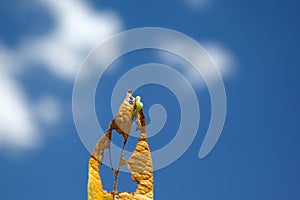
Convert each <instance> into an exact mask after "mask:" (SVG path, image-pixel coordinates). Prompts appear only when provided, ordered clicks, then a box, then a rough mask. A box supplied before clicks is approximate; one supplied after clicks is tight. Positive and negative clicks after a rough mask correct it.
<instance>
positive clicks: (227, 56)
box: [158, 41, 237, 87]
mask: <svg viewBox="0 0 300 200" xmlns="http://www.w3.org/2000/svg"><path fill="white" fill-rule="evenodd" d="M168 44H169V45H173V46H172V48H174V49H178V51H184V52H187V51H188V54H189V55H190V56H191V57H193V58H194V59H193V60H196V61H197V63H198V64H199V66H203V67H202V68H201V70H202V72H204V70H205V72H204V73H203V74H205V75H206V77H205V78H206V79H211V80H215V79H216V73H215V70H213V69H212V68H209V67H205V66H210V65H209V63H205V62H207V59H205V58H204V59H203V57H202V56H201V55H199V54H198V53H197V52H198V51H197V50H195V49H193V47H189V48H186V46H185V47H183V46H181V45H180V43H179V42H177V41H168ZM203 47H204V48H205V50H206V52H207V53H208V55H209V56H210V58H211V59H212V61H213V62H214V64H215V66H216V67H217V69H218V70H219V72H220V74H221V76H222V77H223V78H227V77H229V76H231V75H233V73H234V72H235V68H236V65H237V61H236V58H235V57H234V55H233V54H232V53H231V52H230V51H229V50H228V49H227V48H225V47H223V46H222V45H220V44H218V43H217V42H204V43H203ZM183 48H184V49H183ZM158 56H159V57H160V58H161V59H163V60H164V61H165V62H166V64H168V65H170V66H173V67H175V68H178V69H179V70H180V69H181V72H182V73H183V74H184V75H185V77H187V78H188V79H189V81H190V82H191V83H192V84H193V85H195V86H201V87H202V86H204V84H205V83H204V81H203V79H202V78H201V77H200V76H199V75H198V73H196V71H195V70H193V68H192V67H191V66H187V65H188V63H186V62H185V61H184V60H183V59H182V58H181V57H178V56H175V55H172V54H169V53H168V54H167V53H164V52H159V53H158Z"/></svg>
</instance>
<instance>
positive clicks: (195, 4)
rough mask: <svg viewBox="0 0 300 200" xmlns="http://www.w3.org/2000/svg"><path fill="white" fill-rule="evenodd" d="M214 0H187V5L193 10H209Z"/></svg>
mask: <svg viewBox="0 0 300 200" xmlns="http://www.w3.org/2000/svg"><path fill="white" fill-rule="evenodd" d="M211 1H212V0H185V2H186V4H187V5H188V6H189V7H190V8H191V9H203V8H207V7H208V6H209V5H210V3H211Z"/></svg>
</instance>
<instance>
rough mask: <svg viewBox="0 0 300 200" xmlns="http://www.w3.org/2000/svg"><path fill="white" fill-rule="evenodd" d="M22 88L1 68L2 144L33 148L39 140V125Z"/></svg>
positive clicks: (0, 128)
mask: <svg viewBox="0 0 300 200" xmlns="http://www.w3.org/2000/svg"><path fill="white" fill-rule="evenodd" d="M29 107H30V106H29V103H28V102H27V99H26V96H25V94H24V93H23V91H22V88H21V87H20V86H19V84H17V83H16V82H15V81H14V79H13V78H12V77H11V75H10V74H8V73H7V72H5V71H4V70H3V69H2V70H0V113H1V114H0V146H4V147H7V146H9V147H22V148H31V147H33V146H35V145H36V142H37V138H38V137H37V135H36V133H37V126H36V124H35V123H34V121H33V116H32V113H31V111H30V110H29Z"/></svg>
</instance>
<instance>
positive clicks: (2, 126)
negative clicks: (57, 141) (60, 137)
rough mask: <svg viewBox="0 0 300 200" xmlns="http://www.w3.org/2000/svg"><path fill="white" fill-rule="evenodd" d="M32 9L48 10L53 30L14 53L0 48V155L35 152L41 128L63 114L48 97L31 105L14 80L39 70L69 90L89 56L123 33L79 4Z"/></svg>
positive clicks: (55, 2) (115, 22) (112, 19)
mask: <svg viewBox="0 0 300 200" xmlns="http://www.w3.org/2000/svg"><path fill="white" fill-rule="evenodd" d="M36 3H37V5H36V6H39V5H38V3H42V4H44V6H45V7H47V8H48V9H49V11H50V13H51V15H53V16H52V17H53V18H54V20H55V21H54V26H53V28H52V29H51V30H50V31H49V32H47V33H46V34H43V35H40V36H37V37H35V38H34V39H33V38H30V39H27V40H25V41H24V40H21V41H22V43H20V44H19V45H18V46H17V47H16V48H15V49H13V50H10V49H9V47H6V46H4V45H3V44H1V43H0V58H1V60H0V62H1V63H0V65H1V68H0V69H1V70H0V149H3V148H5V149H27V148H33V147H35V146H36V145H38V144H39V141H40V138H41V136H42V135H41V132H42V131H41V130H40V127H41V125H42V124H46V125H53V124H55V123H57V122H58V121H59V119H60V117H61V115H62V113H63V111H62V109H63V108H62V106H61V100H60V99H59V97H55V96H53V95H52V94H50V93H49V94H45V96H44V97H41V98H40V99H35V100H34V102H32V101H33V100H31V101H30V99H31V98H29V96H28V94H26V92H25V91H24V88H23V84H22V82H20V81H19V80H17V79H16V76H17V75H18V74H20V73H22V72H24V71H26V70H28V68H31V67H33V66H34V67H43V68H45V69H47V70H48V71H49V72H50V73H52V75H54V77H55V78H59V79H62V80H66V81H67V82H69V83H70V84H71V83H72V81H73V79H74V77H75V74H76V72H77V70H78V68H79V67H80V64H81V62H82V60H83V59H84V57H85V56H86V55H87V53H88V51H90V49H91V48H93V47H94V46H95V44H97V43H100V42H102V41H103V40H105V39H106V38H107V37H108V36H110V35H112V34H113V33H116V32H118V31H120V30H121V29H122V23H121V20H120V19H119V17H118V16H117V15H116V14H115V13H114V12H112V11H108V10H103V11H101V12H99V11H97V10H94V9H93V8H92V7H90V6H89V4H88V3H87V2H86V1H84V0H73V1H60V0H45V1H41V2H36ZM107 51H108V52H109V51H111V53H114V51H116V49H108V50H107ZM41 90H43V88H42V87H41Z"/></svg>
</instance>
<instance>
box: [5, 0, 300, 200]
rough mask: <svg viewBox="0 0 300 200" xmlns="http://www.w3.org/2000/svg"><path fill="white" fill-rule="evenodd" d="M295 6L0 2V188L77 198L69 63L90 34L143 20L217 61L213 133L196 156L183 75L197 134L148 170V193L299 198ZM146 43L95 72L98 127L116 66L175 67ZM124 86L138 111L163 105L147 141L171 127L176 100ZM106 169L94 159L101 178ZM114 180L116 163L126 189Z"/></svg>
mask: <svg viewBox="0 0 300 200" xmlns="http://www.w3.org/2000/svg"><path fill="white" fill-rule="evenodd" d="M299 11H300V3H299V2H298V1H292V0H291V1H282V0H281V1H279V0H275V1H269V0H264V1H258V0H254V1H233V0H230V1H226V2H225V1H218V0H198V1H197V0H194V1H192V0H191V1H188V0H181V1H143V2H141V1H140V2H137V1H127V2H109V1H83V0H76V1H62V2H60V1H58V0H54V1H50V0H48V1H31V2H26V3H25V2H23V1H21V0H13V1H10V2H6V1H2V2H1V3H0V26H1V29H0V99H1V100H0V177H1V178H0V199H1V200H2V199H3V200H14V199H20V198H22V199H30V200H35V199H40V198H43V199H74V200H76V199H84V198H86V196H87V194H86V184H87V162H88V159H89V152H88V151H87V150H86V149H85V147H84V145H83V144H82V143H81V141H80V139H79V137H78V134H77V131H76V129H75V126H74V122H73V118H72V108H71V103H72V87H73V82H74V77H75V74H76V72H77V70H78V69H79V66H80V64H81V62H82V61H83V59H84V57H85V56H86V55H87V53H88V52H89V51H90V50H91V49H92V48H93V47H94V46H96V45H97V44H98V43H99V42H101V41H103V40H104V39H105V38H107V37H109V36H110V35H112V34H113V33H117V32H119V31H122V30H127V29H131V28H137V27H145V26H158V27H165V28H170V29H174V30H177V31H180V32H182V33H184V34H186V35H188V36H190V37H192V38H194V39H195V40H197V41H199V42H200V43H201V44H203V46H204V47H206V48H207V51H208V53H209V54H210V55H211V57H212V59H213V60H214V61H215V62H216V64H217V65H218V67H219V68H220V71H221V74H222V76H223V79H224V83H225V87H226V93H227V106H228V108H227V118H226V123H225V126H224V129H223V133H222V135H221V137H220V140H219V141H218V143H217V145H216V146H215V148H214V149H213V151H212V152H211V153H210V154H209V155H208V156H207V157H206V158H204V159H202V160H200V159H198V152H199V148H200V146H201V144H202V141H203V138H204V134H205V131H206V130H207V127H208V124H209V117H210V101H209V94H208V91H207V89H206V88H205V87H197V86H194V89H195V91H196V92H197V97H198V99H199V102H200V105H199V106H200V109H201V121H200V124H199V127H200V128H199V131H198V134H197V137H196V138H195V140H194V142H193V143H192V145H191V146H190V148H189V149H188V150H187V151H186V152H185V154H184V155H183V156H182V157H181V158H180V159H178V160H177V161H176V162H174V163H173V164H171V165H170V166H168V167H166V168H164V169H162V170H159V171H156V172H155V199H195V198H196V199H207V200H210V199H211V200H214V199H218V200H219V199H245V200H247V199H275V200H276V199H280V200H281V199H289V200H294V199H295V200H296V199H299V198H300V192H299V187H300V181H299V180H300V172H299V168H300V160H299V157H300V136H299V132H300V131H299V127H298V124H299V123H298V122H299V117H298V116H297V114H298V113H299V112H300V106H299V102H300V98H299V85H300V80H299V78H298V75H299V72H300V70H299V66H300V57H299V52H300V38H299V35H300V21H299V18H300V16H299ZM109 51H113V49H112V50H109ZM158 54H159V53H157V52H156V51H150V50H145V51H141V52H133V53H130V54H128V55H127V56H125V57H124V58H122V61H120V62H119V63H114V64H113V65H112V66H111V67H110V68H111V69H112V70H109V72H107V73H105V74H104V77H103V80H101V81H100V83H99V87H98V91H97V94H96V101H97V104H96V110H97V114H98V117H99V121H100V124H101V125H102V126H103V127H106V126H108V123H109V121H110V120H111V119H112V117H113V116H112V115H111V113H110V110H109V109H108V107H107V103H109V101H108V99H109V98H108V96H109V95H110V94H111V90H112V88H113V84H114V83H115V82H116V80H118V78H119V77H120V76H121V75H122V73H124V72H125V71H126V70H129V69H131V68H132V67H134V66H136V65H138V64H143V63H147V62H154V61H155V62H159V63H165V64H170V65H174V66H173V67H174V68H176V69H178V70H179V71H180V70H181V67H182V66H181V65H182V64H180V63H177V62H176V60H177V58H174V57H171V60H170V58H169V57H168V56H163V54H162V53H161V54H159V55H160V56H157V55H158ZM172 61H173V62H172ZM120 65H122V68H121V67H120ZM198 78H199V82H201V80H200V79H201V78H200V77H198ZM136 93H137V94H140V95H141V96H142V97H143V101H144V103H145V106H146V116H148V112H147V107H148V108H149V106H150V105H151V104H154V103H161V104H163V105H164V106H165V109H166V111H167V112H168V119H167V122H166V125H165V127H164V128H163V129H162V130H161V131H160V132H159V133H158V134H157V135H156V136H154V137H153V138H150V140H149V142H150V147H151V148H152V149H154V150H155V149H159V148H160V147H162V146H164V145H165V144H167V143H168V141H170V140H171V139H172V138H173V137H174V135H175V134H176V130H177V127H176V124H177V123H178V119H179V118H180V113H179V112H177V110H178V109H177V108H178V102H177V101H176V99H175V98H174V95H172V94H171V93H170V91H169V90H167V89H166V88H162V87H159V86H157V85H148V86H144V87H142V88H140V89H139V90H138V91H136ZM160 93H162V94H163V98H157V94H160ZM170 102H171V103H170ZM148 119H149V116H148ZM129 148H130V147H129ZM109 173H110V169H109V168H107V167H103V177H104V178H105V180H107V181H104V186H105V188H107V189H110V188H111V185H110V179H111V176H110V175H109ZM126 180H129V175H128V174H122V175H121V177H120V190H127V189H128V190H132V189H133V188H134V186H133V184H130V185H127V184H126V183H125V181H126Z"/></svg>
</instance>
